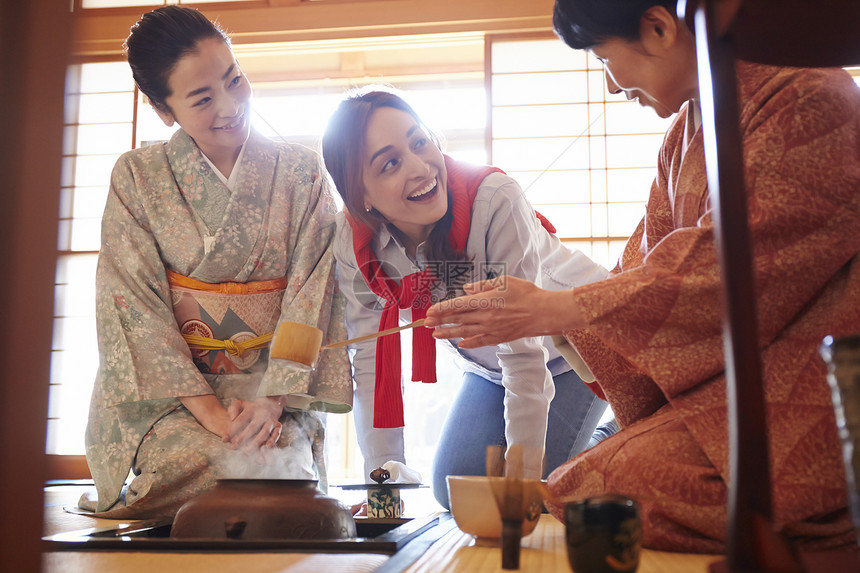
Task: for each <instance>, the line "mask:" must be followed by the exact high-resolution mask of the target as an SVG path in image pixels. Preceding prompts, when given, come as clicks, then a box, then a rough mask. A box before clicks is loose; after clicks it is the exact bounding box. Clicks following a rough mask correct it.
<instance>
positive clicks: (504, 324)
mask: <svg viewBox="0 0 860 573" xmlns="http://www.w3.org/2000/svg"><path fill="white" fill-rule="evenodd" d="M674 5H675V2H674V0H663V1H655V0H650V1H649V0H642V1H640V2H630V1H627V2H621V1H620V0H619V1H611V0H557V2H556V8H555V15H554V24H555V28H556V31H557V33H558V34H559V35H560V36H561V37H562V38H563V39H564V41H565V42H566V43H567V44H568V45H569V46H571V47H573V48H578V49H587V50H589V51H590V52H591V53H592V54H593V55H595V56H596V57H597V58H599V59H600V60H601V61H602V62H603V64H604V69H605V76H606V81H607V84H608V86H609V90H610V91H611V92H612V93H621V92H623V93H624V94H625V95H626V96H627V98H628V99H630V100H633V99H637V100H638V101H639V103H640V104H641V105H643V106H647V107H651V108H653V109H654V110H655V111H657V113H658V114H659V115H661V116H663V117H669V116H671V115H672V114H677V115H676V117H675V118H674V121H673V123H672V124H671V126H670V128H669V131H668V132H667V134H666V137H665V140H664V142H663V145H662V148H661V149H660V152H659V157H658V165H657V176H656V179H655V180H654V182H653V184H652V187H651V193H650V196H649V199H648V203H647V207H646V213H645V217H644V218H643V220H642V221H641V222H640V224H639V226H638V227H637V229H636V231H635V232H634V234H633V236H632V237H631V238H630V240H629V241H628V243H627V245H626V248H625V250H624V252H623V254H622V256H621V258H620V260H619V262H618V265H617V267H616V268H615V269H614V271H613V272H612V273H611V274H610V276H609V277H608V278H607V279H605V280H603V281H599V282H596V283H592V284H588V285H584V286H582V287H578V288H575V289H573V290H572V291H562V292H549V291H545V290H542V289H539V288H537V287H535V286H534V285H532V284H530V283H528V282H526V281H522V280H519V279H515V278H510V277H502V278H501V279H498V278H497V279H495V280H493V281H483V282H480V283H475V284H473V285H467V287H466V290H467V292H469V293H471V296H467V297H464V298H460V299H453V300H450V301H446V302H443V303H440V304H438V305H435V306H434V307H432V308H431V309H429V311H428V313H427V316H428V321H427V322H426V323H425V326H435V327H437V328H436V330H435V336H437V337H441V338H455V337H463V340H461V341H460V343H459V344H460V346H461V347H464V348H473V347H476V346H482V345H486V344H497V343H499V342H502V341H508V340H512V339H516V338H519V337H522V336H535V335H541V334H543V335H552V334H558V333H563V334H564V336H565V337H566V339H567V341H568V342H569V343H570V345H571V346H572V347H573V348H574V349H575V350H576V351H577V352H578V353H579V355H580V356H581V357H582V358H583V360H584V361H585V363H586V364H587V365H588V366H589V368H590V369H591V371H592V372H593V374H594V375H595V377H596V383H594V384H592V389H593V390H594V392H595V393H596V394H598V395H600V396H602V397H605V398H606V399H607V400H608V401H609V403H610V405H611V407H612V410H613V411H614V413H615V415H616V417H617V419H618V422H619V423H620V425H621V426H622V430H621V431H620V432H618V433H617V434H615V435H613V436H611V437H609V438H607V439H605V440H604V441H602V442H600V443H599V444H598V445H597V446H595V447H593V448H592V449H590V450H587V451H585V452H583V453H581V454H580V455H578V456H576V457H575V458H573V459H572V460H570V461H568V462H567V463H566V464H564V465H562V466H561V467H559V468H558V469H557V470H556V471H555V472H553V473H552V474H551V475H550V476H549V488H550V491H551V493H552V494H553V495H554V496H555V497H556V498H557V499H565V498H572V497H587V496H592V495H596V494H599V493H603V492H615V493H620V494H625V495H628V496H630V497H632V498H634V499H636V500H637V501H638V502H639V503H640V506H641V508H642V517H643V544H644V545H645V546H647V547H651V548H655V549H663V550H674V551H688V552H706V553H721V552H724V551H725V549H726V535H727V525H726V524H727V508H726V503H727V492H726V484H727V481H728V471H729V470H728V435H727V434H728V431H727V413H726V384H725V373H724V355H723V341H722V321H721V307H720V301H719V298H720V290H721V285H720V270H719V263H718V260H717V256H716V247H715V244H714V223H713V217H712V211H711V204H710V201H709V196H708V187H707V182H706V177H705V161H704V153H703V149H702V146H703V143H702V131H701V129H700V128H699V125H700V119H699V118H700V115H699V110H698V103H697V98H698V84H697V76H696V63H695V46H694V38H693V37H692V35H691V33H690V32H689V31H688V30H687V29H686V28H685V26H684V25H683V23H682V22H680V21H679V20H677V18H676V17H675V15H674ZM737 78H738V85H739V92H738V96H739V104H740V128H741V133H742V137H743V145H744V152H743V155H744V163H745V178H746V182H747V193H748V203H749V211H750V214H749V225H750V232H751V237H752V241H753V245H754V247H753V249H754V253H753V263H754V266H755V278H756V291H757V295H756V299H757V300H756V303H757V308H758V313H759V317H758V319H759V325H760V332H759V338H760V347H761V356H762V361H763V378H764V389H765V397H766V403H767V408H768V420H767V423H768V430H769V432H768V444H769V448H770V465H771V472H772V475H771V480H772V484H771V491H772V492H773V512H774V522H775V525H776V526H777V527H778V528H780V529H781V530H782V531H783V532H784V533H785V535H786V536H787V537H788V538H789V539H790V540H791V541H792V543H793V544H794V545H795V546H796V547H797V548H799V549H805V550H815V549H824V548H831V547H840V546H847V545H849V544H852V543H854V533H853V530H852V527H851V520H850V516H849V514H848V510H847V497H846V482H845V474H844V469H843V465H842V459H841V450H840V444H839V441H838V437H837V432H836V423H835V417H834V412H833V405H832V403H831V398H830V392H829V389H828V386H827V382H826V379H825V373H826V368H825V365H824V363H823V361H822V360H821V359H820V358H819V356H818V347H819V345H820V344H821V341H822V338H823V337H824V336H826V335H828V334H830V335H834V336H842V335H847V334H851V333H856V332H860V257H858V251H860V213H858V211H860V90H858V87H857V85H855V83H854V82H853V81H852V79H851V77H850V76H849V75H848V74H847V73H846V72H844V71H842V70H838V69H797V68H776V67H767V66H761V65H754V64H750V63H746V62H738V63H737ZM486 298H496V299H499V298H500V299H502V300H503V301H504V308H503V309H498V305H495V306H492V307H490V306H487V305H486V302H487V301H486V300H482V299H486ZM482 302H483V304H482ZM482 308H494V309H495V310H492V311H481V310H472V309H482ZM442 325H449V326H447V327H442ZM451 325H453V326H451ZM562 509H563V508H562V507H561V505H559V504H557V505H552V506H551V507H550V510H551V511H552V513H553V514H554V515H555V516H556V517H559V518H560V517H561V512H562Z"/></svg>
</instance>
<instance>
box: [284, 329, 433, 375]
mask: <svg viewBox="0 0 860 573" xmlns="http://www.w3.org/2000/svg"><path fill="white" fill-rule="evenodd" d="M423 324H424V319H423V318H422V319H420V320H416V321H415V322H410V323H409V324H405V325H403V326H397V327H395V328H388V329H386V330H381V331H379V332H374V333H373V334H365V335H364V336H358V337H356V338H350V339H349V340H342V341H340V342H334V343H332V344H327V345H325V346H320V345H321V344H322V338H323V331H322V330H320V329H319V328H316V327H315V326H310V325H307V324H302V323H300V322H282V323H281V326H280V327H278V334H277V335H276V336H275V337H274V339H273V340H272V347H271V349H270V351H269V352H270V354H271V357H272V358H275V359H278V360H285V361H287V362H289V363H291V364H292V365H293V366H294V367H296V368H299V369H301V370H313V368H314V365H315V364H316V361H317V358H318V357H319V353H320V352H322V351H323V350H330V349H332V348H341V347H343V346H346V345H348V344H353V343H355V342H364V341H365V340H371V339H373V338H379V337H380V336H387V335H389V334H394V333H396V332H400V331H401V330H406V329H407V328H415V327H416V326H422V325H423Z"/></svg>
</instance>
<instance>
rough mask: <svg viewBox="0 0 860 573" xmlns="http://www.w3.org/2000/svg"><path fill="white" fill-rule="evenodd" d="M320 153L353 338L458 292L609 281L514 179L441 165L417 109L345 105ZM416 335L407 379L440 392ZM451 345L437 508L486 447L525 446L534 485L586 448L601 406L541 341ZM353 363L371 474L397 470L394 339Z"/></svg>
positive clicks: (383, 100)
mask: <svg viewBox="0 0 860 573" xmlns="http://www.w3.org/2000/svg"><path fill="white" fill-rule="evenodd" d="M322 148H323V158H324V159H325V164H326V168H327V169H328V171H329V173H330V174H331V176H332V179H333V181H334V183H335V185H336V187H337V190H338V193H339V194H340V196H341V197H342V198H343V201H344V204H345V207H346V208H345V209H344V212H343V213H341V214H340V215H339V219H338V230H337V236H336V238H335V245H334V251H335V257H336V258H337V262H338V283H339V287H340V290H341V291H342V292H343V294H344V296H345V298H346V300H347V310H346V321H347V330H348V332H349V335H350V337H357V336H361V335H365V334H370V333H373V332H377V331H380V330H384V329H386V328H391V327H395V326H397V325H398V324H399V323H400V322H410V321H414V320H418V319H421V318H423V317H424V315H425V313H426V310H427V308H429V306H430V305H431V304H433V303H434V302H437V301H439V300H443V299H446V298H450V297H452V296H457V295H460V294H463V289H462V285H463V284H465V283H467V282H470V281H473V280H475V279H486V278H490V277H495V276H499V275H511V276H518V277H521V278H526V279H528V280H531V281H536V282H538V283H539V284H542V285H543V286H544V287H545V288H549V289H552V290H561V289H567V288H572V287H573V286H576V285H582V284H585V283H589V282H593V281H595V280H599V279H602V278H604V277H605V276H606V272H607V271H606V270H605V269H604V268H602V267H601V266H600V265H597V264H596V263H594V262H592V261H591V260H590V259H588V257H586V256H585V255H583V254H582V253H580V252H578V251H572V250H570V249H568V248H567V247H565V246H564V245H562V244H561V242H560V241H559V240H558V238H557V237H555V235H553V234H552V232H553V231H554V229H552V228H551V225H550V224H549V222H548V221H546V220H545V219H544V218H543V217H541V216H540V215H538V214H536V213H535V211H534V209H533V208H532V207H531V206H530V205H529V203H528V201H527V200H526V198H525V196H524V193H523V191H522V189H521V188H520V187H519V185H518V184H517V183H516V181H514V180H513V179H512V178H510V177H508V176H507V175H505V174H504V173H503V172H501V170H499V169H496V168H494V167H487V166H481V167H477V166H472V165H468V164H464V163H460V162H458V161H454V160H453V159H451V158H450V157H448V156H446V155H443V154H442V152H441V151H440V149H439V147H438V145H437V142H436V140H435V139H434V138H433V136H432V135H431V134H430V132H429V131H428V129H427V128H426V127H425V126H424V124H423V122H422V121H421V119H420V118H419V117H418V115H417V114H416V113H415V111H414V110H413V109H412V108H411V107H410V106H409V105H408V104H407V103H406V102H405V101H404V100H403V99H402V98H400V97H399V96H398V95H396V94H394V93H392V92H390V91H385V90H375V91H365V92H364V93H358V94H355V95H352V96H350V97H348V98H347V99H345V100H344V101H343V102H342V103H341V104H340V106H339V107H338V109H337V110H336V112H335V113H334V115H333V116H332V118H331V119H330V121H329V125H328V127H327V129H326V133H325V135H324V136H323V142H322ZM412 336H413V339H412V340H413V343H412V346H413V348H412V377H411V378H412V380H413V381H421V382H436V369H435V366H436V348H435V340H434V339H433V337H432V335H431V331H430V330H429V329H427V328H424V327H420V326H419V327H417V328H415V329H414V330H413V334H412ZM450 346H451V348H452V349H453V350H454V351H455V353H456V354H457V355H458V357H459V358H460V360H459V365H460V367H461V368H462V370H463V371H464V377H463V383H462V386H461V388H460V391H459V394H458V396H457V398H456V400H455V403H454V405H453V406H452V408H451V411H450V412H449V414H448V418H447V419H446V423H445V428H444V429H443V431H442V436H441V439H440V441H439V443H438V446H437V451H436V456H435V459H434V464H433V466H434V467H433V489H434V494H435V496H436V499H437V500H438V501H439V502H440V503H441V504H442V505H443V506H445V507H447V506H448V494H447V489H446V483H445V476H447V475H483V474H484V473H485V470H484V460H485V451H486V447H487V446H488V445H505V444H507V445H508V446H510V445H514V444H517V445H522V446H523V448H524V452H525V454H524V468H523V470H524V475H525V476H526V477H530V478H539V477H542V476H543V475H545V474H546V473H548V472H549V471H550V470H552V469H554V468H555V467H557V466H558V465H559V464H561V463H563V462H564V461H566V460H567V459H569V458H570V457H571V456H572V455H574V454H576V453H578V452H579V451H581V450H583V449H585V447H586V446H587V445H588V442H589V440H590V438H591V435H592V432H593V431H594V429H595V426H596V425H597V423H598V421H599V420H600V417H601V416H602V414H603V412H604V409H605V403H604V402H603V401H602V400H599V399H598V398H596V396H595V395H594V394H593V393H592V392H591V390H589V388H588V386H587V385H586V384H584V383H583V382H582V380H581V379H580V378H579V376H577V374H576V373H575V372H574V371H573V370H572V369H571V366H570V365H569V364H568V363H567V362H566V361H565V359H564V358H562V357H561V356H560V355H559V353H558V351H556V350H555V348H554V347H553V345H552V342H551V341H550V339H547V340H546V341H544V340H543V339H542V338H541V337H536V338H523V339H520V340H515V341H513V342H510V343H506V344H500V345H498V346H495V347H490V348H483V349H479V350H475V351H471V350H462V349H458V348H457V347H456V345H450ZM350 354H351V356H352V366H353V377H354V380H355V420H356V427H357V432H358V443H359V446H360V447H361V450H362V454H363V455H364V461H365V475H367V474H368V473H369V472H370V471H371V470H372V469H373V468H376V467H379V466H381V465H382V464H383V463H385V462H387V461H399V462H402V463H405V462H406V459H405V454H404V449H405V448H404V443H403V425H404V419H403V398H402V385H401V360H400V337H399V336H384V337H380V338H377V339H376V340H370V341H366V342H363V343H358V344H355V345H353V347H352V348H351V353H350ZM544 451H546V456H545V458H544ZM544 468H545V471H544Z"/></svg>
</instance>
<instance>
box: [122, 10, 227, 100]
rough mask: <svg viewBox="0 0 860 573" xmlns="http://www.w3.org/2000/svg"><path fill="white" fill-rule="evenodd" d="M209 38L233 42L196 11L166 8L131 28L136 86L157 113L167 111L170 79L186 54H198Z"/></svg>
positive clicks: (130, 50) (128, 52)
mask: <svg viewBox="0 0 860 573" xmlns="http://www.w3.org/2000/svg"><path fill="white" fill-rule="evenodd" d="M207 38H218V39H220V40H223V41H224V43H225V44H227V46H229V45H230V38H229V37H228V36H227V34H226V33H225V32H224V31H223V30H222V29H221V27H220V26H218V24H215V23H214V22H211V21H210V20H209V19H208V18H206V16H204V15H203V14H201V13H200V12H198V11H197V10H195V9H193V8H185V7H183V6H162V7H161V8H156V9H155V10H153V11H152V12H149V13H147V14H144V15H143V16H142V17H141V18H140V20H138V21H137V23H136V24H135V25H134V26H132V27H131V33H130V34H129V35H128V38H127V39H126V40H125V43H124V44H123V48H124V49H125V53H126V56H127V57H128V64H129V66H131V73H132V76H133V77H134V82H135V83H136V84H137V87H138V88H139V89H140V91H142V92H143V93H144V94H145V95H146V97H148V98H149V101H150V102H151V103H152V105H153V106H155V107H156V108H157V109H161V110H165V109H167V104H166V103H165V100H166V99H167V98H168V97H169V96H170V93H171V92H170V86H169V85H168V84H167V78H168V77H170V73H171V72H172V71H173V68H174V67H175V66H176V63H177V62H178V61H179V60H180V59H181V58H182V57H183V56H185V55H186V54H189V53H195V52H196V51H197V42H199V41H200V40H203V39H207Z"/></svg>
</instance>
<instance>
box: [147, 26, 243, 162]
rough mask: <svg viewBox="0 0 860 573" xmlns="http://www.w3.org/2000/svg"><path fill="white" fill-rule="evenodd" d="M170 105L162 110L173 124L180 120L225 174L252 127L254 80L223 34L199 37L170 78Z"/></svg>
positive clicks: (168, 122)
mask: <svg viewBox="0 0 860 573" xmlns="http://www.w3.org/2000/svg"><path fill="white" fill-rule="evenodd" d="M167 83H168V86H169V87H170V90H171V94H170V95H169V96H168V97H167V98H166V99H165V103H166V104H167V107H168V109H166V110H163V109H162V110H156V111H157V112H158V115H159V116H160V117H161V119H162V120H163V121H164V123H166V124H167V125H173V122H174V121H175V122H176V123H178V124H179V125H180V126H181V127H182V129H184V130H185V131H186V133H188V135H190V136H191V138H192V139H194V141H195V142H196V143H197V145H198V146H199V147H200V150H201V151H203V153H205V154H206V156H207V157H208V158H209V159H210V160H212V162H213V163H214V164H215V165H216V166H217V167H218V169H219V170H221V172H222V173H224V174H225V175H229V173H230V171H231V170H232V168H233V164H234V163H235V161H236V157H237V156H238V153H239V148H240V147H241V146H242V144H243V143H244V142H245V140H246V139H247V138H248V133H249V131H250V101H251V85H250V83H248V79H247V78H246V77H245V75H244V74H243V73H242V70H241V69H240V68H239V65H238V64H237V63H236V60H235V59H234V58H233V52H232V51H231V50H230V47H229V46H228V45H227V44H226V43H225V42H224V41H222V40H221V39H219V38H206V39H203V40H200V41H199V42H198V43H197V51H196V52H193V53H189V54H186V55H184V56H183V57H182V58H181V59H180V60H179V61H178V62H177V63H176V66H175V67H174V69H173V71H172V72H171V73H170V76H169V77H168V80H167Z"/></svg>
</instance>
